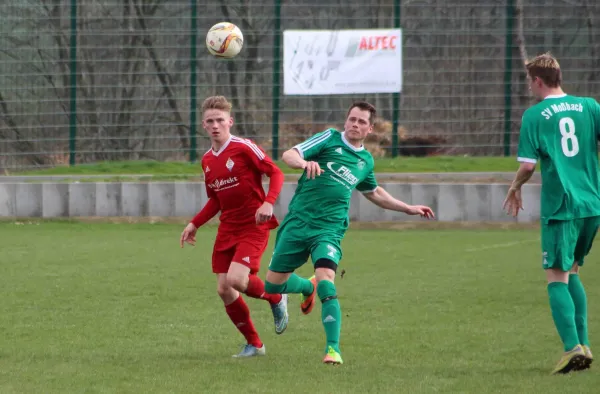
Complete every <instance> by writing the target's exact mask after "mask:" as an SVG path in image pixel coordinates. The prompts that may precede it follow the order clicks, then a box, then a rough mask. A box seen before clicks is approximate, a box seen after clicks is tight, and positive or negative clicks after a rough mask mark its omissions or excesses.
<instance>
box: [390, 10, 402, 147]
mask: <svg viewBox="0 0 600 394" xmlns="http://www.w3.org/2000/svg"><path fill="white" fill-rule="evenodd" d="M401 7H402V0H395V1H394V28H396V29H398V28H400V16H401ZM400 46H401V47H402V42H400ZM400 72H402V69H400ZM392 106H393V108H392V157H396V156H398V125H399V123H400V122H399V119H400V93H393V96H392Z"/></svg>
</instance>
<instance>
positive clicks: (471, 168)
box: [11, 156, 518, 179]
mask: <svg viewBox="0 0 600 394" xmlns="http://www.w3.org/2000/svg"><path fill="white" fill-rule="evenodd" d="M278 165H279V167H280V168H281V169H282V171H284V172H285V173H286V174H297V173H300V171H297V170H292V169H290V168H289V167H287V166H286V165H285V164H284V163H283V162H278ZM517 168H518V164H517V162H516V159H515V158H514V157H462V156H432V157H424V158H416V157H398V158H395V159H392V158H382V159H376V161H375V171H376V172H381V173H384V172H392V173H393V172H398V173H413V172H505V171H508V172H513V171H516V169H517ZM200 173H202V170H201V168H200V164H190V163H187V162H153V161H131V162H103V163H97V164H81V165H77V166H74V167H67V166H61V167H54V168H47V169H40V170H31V171H20V172H15V173H11V175H67V174H73V175H121V174H130V175H134V174H145V175H155V176H157V177H161V178H174V179H177V178H185V177H190V176H197V175H198V174H200Z"/></svg>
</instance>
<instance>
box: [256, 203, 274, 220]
mask: <svg viewBox="0 0 600 394" xmlns="http://www.w3.org/2000/svg"><path fill="white" fill-rule="evenodd" d="M254 216H255V217H256V224H261V223H265V222H268V221H269V220H271V218H272V217H273V205H272V204H271V203H268V202H264V203H263V205H261V206H260V208H258V209H257V210H256V215H254Z"/></svg>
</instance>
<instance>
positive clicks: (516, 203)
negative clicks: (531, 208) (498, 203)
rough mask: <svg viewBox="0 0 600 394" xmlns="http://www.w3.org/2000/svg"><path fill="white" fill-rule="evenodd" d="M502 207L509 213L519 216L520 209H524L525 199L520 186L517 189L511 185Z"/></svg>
mask: <svg viewBox="0 0 600 394" xmlns="http://www.w3.org/2000/svg"><path fill="white" fill-rule="evenodd" d="M502 208H504V210H505V211H506V213H507V214H508V215H512V216H513V217H517V215H518V214H519V210H521V209H523V199H522V198H521V189H520V188H518V189H517V188H513V187H511V188H510V189H508V194H507V195H506V199H505V200H504V204H503V205H502Z"/></svg>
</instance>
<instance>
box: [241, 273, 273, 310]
mask: <svg viewBox="0 0 600 394" xmlns="http://www.w3.org/2000/svg"><path fill="white" fill-rule="evenodd" d="M246 295H247V296H248V297H252V298H258V299H262V300H267V301H268V302H269V304H271V305H274V304H277V303H279V301H281V294H269V293H265V282H263V281H262V279H260V278H259V277H258V276H256V275H250V276H249V277H248V288H247V289H246Z"/></svg>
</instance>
